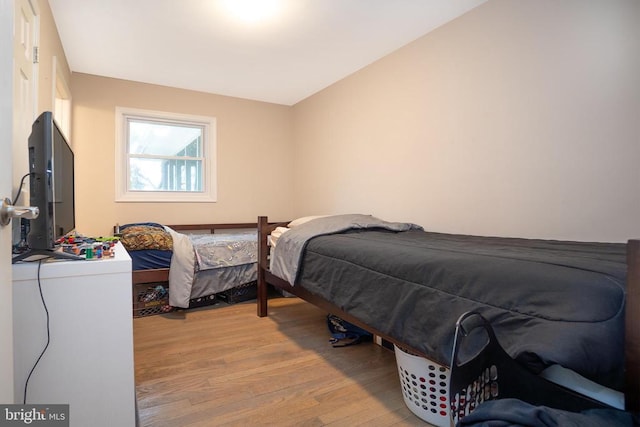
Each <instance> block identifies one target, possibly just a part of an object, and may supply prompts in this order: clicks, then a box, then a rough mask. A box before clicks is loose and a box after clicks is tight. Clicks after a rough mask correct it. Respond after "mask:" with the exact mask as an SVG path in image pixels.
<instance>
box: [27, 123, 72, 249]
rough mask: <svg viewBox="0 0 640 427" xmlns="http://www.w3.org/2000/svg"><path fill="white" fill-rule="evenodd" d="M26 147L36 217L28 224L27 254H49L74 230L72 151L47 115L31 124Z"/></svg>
mask: <svg viewBox="0 0 640 427" xmlns="http://www.w3.org/2000/svg"><path fill="white" fill-rule="evenodd" d="M28 147H29V173H30V186H29V191H30V200H29V201H30V204H31V206H36V207H38V208H39V209H40V215H39V216H38V217H37V218H36V219H33V220H31V223H30V226H29V235H28V238H27V242H28V246H29V249H30V250H51V249H54V248H55V245H56V241H57V240H58V239H60V238H61V237H62V236H64V235H65V234H67V233H69V232H71V231H73V230H74V229H75V194H74V158H73V151H72V150H71V147H69V144H68V143H67V140H66V139H65V137H64V135H63V134H62V132H61V131H60V129H59V128H58V126H57V124H56V123H55V121H54V120H53V114H52V113H51V112H48V111H47V112H44V113H42V114H41V115H40V117H38V118H37V119H36V120H35V122H34V123H33V126H32V129H31V135H30V136H29V143H28Z"/></svg>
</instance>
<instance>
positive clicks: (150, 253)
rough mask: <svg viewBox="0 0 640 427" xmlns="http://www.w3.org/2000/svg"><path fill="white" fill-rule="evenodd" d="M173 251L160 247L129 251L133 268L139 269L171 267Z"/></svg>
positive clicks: (134, 269)
mask: <svg viewBox="0 0 640 427" xmlns="http://www.w3.org/2000/svg"><path fill="white" fill-rule="evenodd" d="M172 254H173V251H165V250H158V249H141V250H137V251H129V256H130V257H131V268H132V269H133V271H137V270H152V269H156V268H169V265H170V264H171V255H172Z"/></svg>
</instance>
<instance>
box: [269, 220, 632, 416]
mask: <svg viewBox="0 0 640 427" xmlns="http://www.w3.org/2000/svg"><path fill="white" fill-rule="evenodd" d="M274 231H275V232H276V233H274V235H273V236H272V232H274ZM274 236H279V237H278V238H277V240H276V241H275V242H274V240H275V239H274ZM258 240H259V246H258V303H257V311H258V316H261V317H264V316H267V315H268V307H267V286H268V285H272V286H274V287H276V288H278V289H281V290H284V291H287V292H289V293H292V294H294V295H297V296H298V297H300V298H302V299H305V300H307V301H309V302H311V303H313V304H315V305H317V306H319V307H321V308H323V309H325V310H326V311H328V312H330V313H333V314H336V315H338V316H340V317H342V318H344V319H345V320H347V321H350V322H352V323H354V324H356V325H358V326H361V327H363V328H365V329H368V330H369V331H371V332H373V333H374V334H376V335H378V336H380V337H382V338H383V339H385V340H387V341H389V342H391V343H394V344H396V345H397V346H399V347H401V348H403V349H405V350H406V351H408V352H410V353H413V354H415V355H419V356H421V357H424V358H426V359H428V360H431V361H434V362H436V363H437V364H438V365H441V366H449V364H450V362H451V356H452V354H451V353H452V348H453V341H454V335H455V333H454V331H455V327H456V320H457V319H458V317H459V316H460V315H462V314H463V313H465V312H478V313H480V314H482V315H483V316H485V317H486V318H487V319H489V320H490V322H491V325H492V327H493V328H494V330H495V333H496V335H497V337H498V339H499V341H500V344H501V345H502V346H503V347H504V349H505V350H506V351H507V353H508V354H509V355H510V356H511V357H513V358H514V359H515V360H517V361H518V363H519V364H521V365H523V366H526V367H527V369H528V370H529V371H531V372H533V373H536V374H537V373H540V372H543V371H544V370H545V369H547V368H549V367H550V366H551V367H555V366H562V367H564V368H567V369H569V370H571V372H575V373H578V374H579V375H580V376H581V378H586V379H588V380H589V381H590V382H592V383H593V384H597V385H601V386H604V387H605V388H606V389H607V390H610V391H612V392H613V394H614V395H615V394H616V391H618V392H619V393H618V394H619V395H620V401H621V403H619V404H618V405H614V406H618V407H621V406H622V407H625V408H626V409H627V410H630V411H638V410H640V371H639V368H638V366H639V364H640V325H639V322H640V241H639V240H631V241H629V242H628V243H627V244H604V243H583V242H561V241H548V240H531V239H511V238H496V237H476V236H462V235H451V234H441V233H431V232H427V231H424V230H422V229H421V228H420V227H416V226H414V225H413V224H402V223H400V224H398V223H386V222H384V221H379V220H377V219H375V218H373V217H370V216H364V215H344V216H337V217H335V216H334V217H326V218H314V219H313V220H312V221H309V222H307V223H305V224H302V225H297V224H296V226H295V227H293V228H292V227H287V223H280V224H273V223H269V221H268V218H267V217H259V218H258ZM268 242H271V247H269V243H268ZM273 243H275V247H274V245H273ZM590 384H591V383H590ZM614 400H615V398H614Z"/></svg>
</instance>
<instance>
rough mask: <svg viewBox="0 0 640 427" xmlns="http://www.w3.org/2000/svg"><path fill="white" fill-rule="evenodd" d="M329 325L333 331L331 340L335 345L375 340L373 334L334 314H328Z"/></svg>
mask: <svg viewBox="0 0 640 427" xmlns="http://www.w3.org/2000/svg"><path fill="white" fill-rule="evenodd" d="M327 326H328V327H329V332H330V333H331V338H330V339H329V342H330V343H331V344H332V345H333V346H334V347H346V346H348V345H354V344H359V343H361V342H366V341H373V334H371V333H370V332H368V331H365V330H364V329H362V328H360V327H358V326H356V325H354V324H353V323H349V322H347V321H346V320H343V319H341V318H339V317H338V316H334V315H333V314H328V315H327Z"/></svg>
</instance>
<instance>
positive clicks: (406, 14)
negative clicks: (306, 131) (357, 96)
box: [49, 0, 486, 105]
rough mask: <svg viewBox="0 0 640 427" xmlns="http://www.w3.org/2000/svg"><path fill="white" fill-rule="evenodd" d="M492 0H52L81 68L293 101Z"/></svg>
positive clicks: (70, 54)
mask: <svg viewBox="0 0 640 427" xmlns="http://www.w3.org/2000/svg"><path fill="white" fill-rule="evenodd" d="M241 1H254V2H255V1H258V2H259V3H260V4H261V5H265V4H267V3H270V4H271V3H272V4H273V6H274V7H276V9H277V10H275V12H274V13H273V14H272V15H271V16H269V17H264V18H262V19H257V20H254V21H251V22H249V21H247V20H242V19H239V18H237V17H236V16H235V15H233V14H232V13H230V11H229V10H228V8H227V7H226V6H227V4H228V3H233V4H235V5H237V4H238V3H240V2H241ZM484 1H486V0H49V4H50V5H51V9H52V11H53V15H54V19H55V21H56V24H57V27H58V31H59V34H60V38H61V40H62V44H63V46H64V50H65V54H66V57H67V60H68V62H69V66H70V67H71V70H72V71H73V72H81V73H88V74H95V75H100V76H107V77H114V78H120V79H126V80H133V81H139V82H146V83H154V84H159V85H165V86H173V87H178V88H184V89H191V90H197V91H202V92H210V93H216V94H221V95H228V96H234V97H240V98H247V99H254V100H260V101H266V102H273V103H277V104H285V105H293V104H295V103H296V102H298V101H301V100H303V99H304V98H306V97H308V96H310V95H312V94H314V93H316V92H317V91H319V90H321V89H323V88H325V87H327V86H329V85H331V84H332V83H334V82H336V81H338V80H340V79H342V78H344V77H346V76H348V75H349V74H351V73H353V72H355V71H357V70H358V69H360V68H362V67H364V66H366V65H368V64H370V63H372V62H374V61H376V60H377V59H379V58H381V57H383V56H385V55H387V54H389V53H390V52H393V51H394V50H396V49H398V48H399V47H401V46H403V45H405V44H407V43H409V42H411V41H413V40H415V39H417V38H419V37H420V36H422V35H424V34H426V33H428V32H429V31H431V30H433V29H434V28H436V27H438V26H440V25H442V24H444V23H446V22H448V21H450V20H452V19H454V18H456V17H457V16H459V15H461V14H463V13H465V12H467V11H469V10H470V9H472V8H474V7H476V6H478V5H479V4H481V3H483V2H484ZM249 10H250V11H256V10H257V7H256V6H254V7H252V8H250V9H249Z"/></svg>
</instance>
